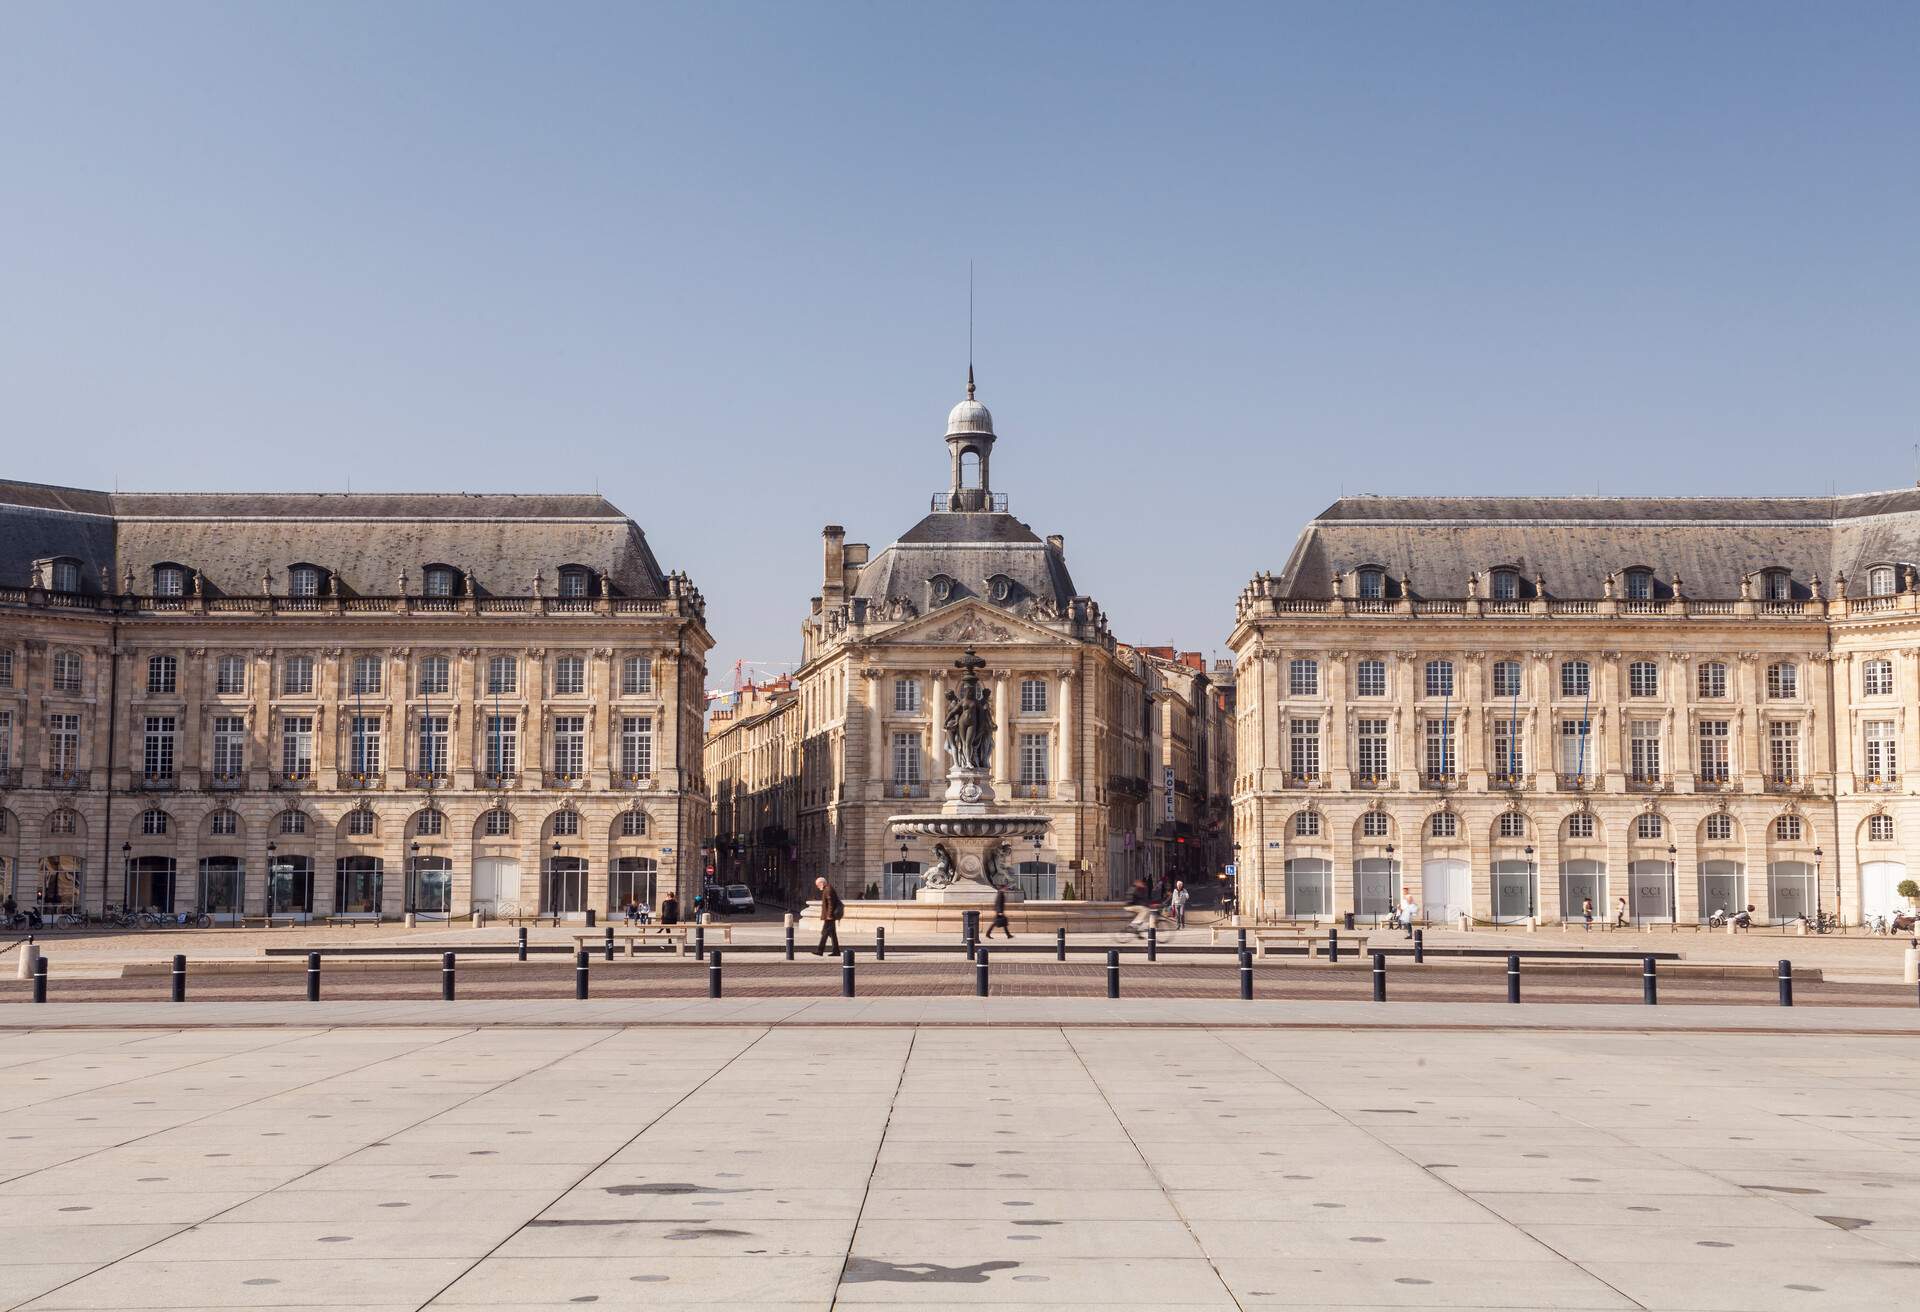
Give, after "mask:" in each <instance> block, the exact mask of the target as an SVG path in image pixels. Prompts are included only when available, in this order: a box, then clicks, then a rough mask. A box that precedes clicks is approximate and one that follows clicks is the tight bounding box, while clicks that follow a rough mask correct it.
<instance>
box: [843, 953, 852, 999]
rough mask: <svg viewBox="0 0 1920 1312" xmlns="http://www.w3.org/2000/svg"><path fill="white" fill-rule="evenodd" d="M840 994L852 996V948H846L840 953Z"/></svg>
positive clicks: (844, 996)
mask: <svg viewBox="0 0 1920 1312" xmlns="http://www.w3.org/2000/svg"><path fill="white" fill-rule="evenodd" d="M840 996H841V997H843V998H850V997H852V996H853V949H852V948H847V949H845V950H844V951H842V952H841V953H840Z"/></svg>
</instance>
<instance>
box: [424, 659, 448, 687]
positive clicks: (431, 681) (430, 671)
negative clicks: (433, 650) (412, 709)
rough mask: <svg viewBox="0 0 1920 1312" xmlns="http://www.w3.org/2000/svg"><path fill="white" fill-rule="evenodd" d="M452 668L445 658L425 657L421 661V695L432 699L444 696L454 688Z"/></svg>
mask: <svg viewBox="0 0 1920 1312" xmlns="http://www.w3.org/2000/svg"><path fill="white" fill-rule="evenodd" d="M450 671H451V667H450V666H449V664H448V661H447V658H446V657H445V656H423V657H421V659H420V695H421V696H423V697H431V696H435V695H437V694H443V693H445V692H446V691H447V689H448V688H449V687H451V686H452V684H451V682H450V680H451V672H450Z"/></svg>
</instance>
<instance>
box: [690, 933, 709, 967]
mask: <svg viewBox="0 0 1920 1312" xmlns="http://www.w3.org/2000/svg"><path fill="white" fill-rule="evenodd" d="M693 959H694V960H695V961H705V960H706V959H707V927H706V926H705V925H704V924H702V925H695V926H694V927H693Z"/></svg>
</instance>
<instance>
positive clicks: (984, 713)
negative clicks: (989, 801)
mask: <svg viewBox="0 0 1920 1312" xmlns="http://www.w3.org/2000/svg"><path fill="white" fill-rule="evenodd" d="M954 664H955V665H957V666H959V667H960V669H961V670H963V671H964V672H965V673H964V675H963V677H962V678H961V680H960V686H959V688H957V689H955V690H953V691H951V692H949V693H948V694H947V717H946V728H947V752H948V754H949V755H950V756H951V757H952V758H953V767H954V769H956V770H966V771H984V770H990V769H992V768H993V730H994V724H993V694H992V693H991V692H989V691H988V690H987V689H986V688H985V687H983V686H982V685H981V683H980V675H979V671H980V670H981V669H983V668H984V667H985V666H986V662H985V661H983V660H981V659H980V658H979V657H978V656H976V655H974V652H973V648H971V647H969V648H967V651H966V655H964V656H962V657H961V658H960V659H959V660H957V661H955V662H954Z"/></svg>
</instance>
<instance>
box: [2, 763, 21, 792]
mask: <svg viewBox="0 0 1920 1312" xmlns="http://www.w3.org/2000/svg"><path fill="white" fill-rule="evenodd" d="M19 786H20V772H19V771H18V770H12V769H8V768H6V767H4V766H0V788H18V787H19Z"/></svg>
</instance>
